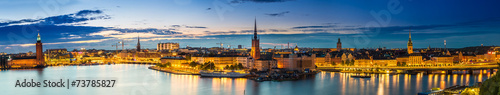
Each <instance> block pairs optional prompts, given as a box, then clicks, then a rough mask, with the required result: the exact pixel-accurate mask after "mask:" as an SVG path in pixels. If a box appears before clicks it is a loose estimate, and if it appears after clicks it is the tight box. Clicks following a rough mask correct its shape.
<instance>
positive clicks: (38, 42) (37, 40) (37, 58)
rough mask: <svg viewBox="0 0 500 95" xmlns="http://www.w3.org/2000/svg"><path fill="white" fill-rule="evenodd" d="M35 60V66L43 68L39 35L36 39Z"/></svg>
mask: <svg viewBox="0 0 500 95" xmlns="http://www.w3.org/2000/svg"><path fill="white" fill-rule="evenodd" d="M36 60H37V62H36V63H37V65H39V66H43V65H45V64H44V63H45V58H44V57H43V48H42V39H41V38H40V33H38V36H37V38H36Z"/></svg>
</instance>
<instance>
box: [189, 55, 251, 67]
mask: <svg viewBox="0 0 500 95" xmlns="http://www.w3.org/2000/svg"><path fill="white" fill-rule="evenodd" d="M240 57H244V56H217V57H191V61H194V62H198V63H205V62H214V64H215V66H216V67H220V68H223V67H225V66H226V65H233V64H238V63H239V62H245V61H243V60H241V59H244V58H247V57H244V58H240ZM238 59H240V60H238ZM246 62H248V61H246ZM242 64H247V63H242Z"/></svg>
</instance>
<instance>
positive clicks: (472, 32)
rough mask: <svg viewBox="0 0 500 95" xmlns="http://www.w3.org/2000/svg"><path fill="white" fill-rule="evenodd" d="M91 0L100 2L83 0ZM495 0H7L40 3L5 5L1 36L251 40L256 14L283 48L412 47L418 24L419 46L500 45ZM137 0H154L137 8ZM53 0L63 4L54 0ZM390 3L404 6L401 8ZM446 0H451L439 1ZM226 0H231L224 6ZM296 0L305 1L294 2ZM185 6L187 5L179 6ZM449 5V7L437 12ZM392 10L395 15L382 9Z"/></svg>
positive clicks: (64, 40)
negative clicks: (48, 0)
mask: <svg viewBox="0 0 500 95" xmlns="http://www.w3.org/2000/svg"><path fill="white" fill-rule="evenodd" d="M86 2H93V3H95V2H99V3H100V4H98V5H93V6H82V5H87V4H86ZM491 2H497V1H485V2H468V1H458V2H453V3H450V2H446V1H433V3H429V1H397V2H396V1H387V2H366V3H360V2H357V1H312V2H306V1H304V0H234V1H230V2H225V1H223V0H214V1H211V0H207V1H201V2H191V1H190V0H187V1H181V0H173V1H165V2H162V3H160V4H150V3H149V2H128V1H124V2H120V3H116V4H115V3H112V2H107V1H71V0H69V1H55V2H53V3H47V4H45V3H43V2H42V3H39V2H37V1H9V4H5V3H0V5H5V6H4V7H12V6H19V5H36V6H35V7H33V6H30V7H22V8H19V9H15V10H10V8H1V9H2V11H3V12H5V13H6V14H9V15H8V16H5V17H1V18H0V21H1V22H0V31H2V33H4V35H3V36H0V49H2V51H0V52H6V53H19V52H28V51H35V50H34V48H33V47H35V44H34V43H35V39H36V36H37V35H36V34H37V33H38V32H40V34H41V36H42V39H43V41H44V47H43V48H45V49H52V48H67V49H68V50H72V49H80V48H87V49H92V48H95V49H108V50H114V49H115V47H112V45H115V44H116V43H117V42H119V41H122V40H125V43H126V46H125V48H127V49H134V48H135V46H136V44H135V43H137V41H135V40H137V35H139V36H140V39H141V46H142V47H141V48H143V49H154V48H156V44H157V43H159V42H178V43H180V46H181V47H186V45H189V46H191V47H219V45H217V44H216V43H219V42H222V43H231V44H230V45H234V46H237V45H244V47H245V48H250V46H251V44H250V43H249V42H251V39H252V34H253V33H252V32H253V25H252V24H253V21H252V20H254V18H257V21H258V22H259V23H258V26H257V27H259V29H258V32H259V37H260V39H261V40H260V42H261V47H262V48H273V47H274V46H276V47H277V48H281V46H280V45H284V44H286V43H288V42H290V43H292V45H290V46H294V45H295V44H298V46H299V47H311V48H335V47H336V43H337V38H340V39H342V44H343V46H342V47H343V48H370V47H372V48H373V47H387V48H406V46H407V41H408V31H409V29H410V28H411V30H412V42H413V46H414V48H427V47H428V46H431V47H432V48H443V47H444V45H443V41H444V40H447V41H448V42H447V47H448V48H461V47H468V46H480V45H481V44H484V45H485V46H490V45H499V44H500V42H497V41H495V39H494V37H497V36H499V35H500V33H498V30H499V27H498V26H500V23H499V21H500V18H499V17H500V13H496V12H490V11H488V10H489V9H493V8H498V7H496V6H495V5H494V4H495V3H491ZM134 3H141V4H142V3H145V4H149V5H151V6H149V7H144V8H137V7H139V6H137V5H134ZM155 3H158V2H155ZM51 4H54V5H53V6H56V7H53V8H52V9H51V7H47V6H52V5H51ZM162 4H166V5H162ZM281 4H284V5H286V6H280V5H281ZM343 4H349V5H352V6H342V5H343ZM364 4H370V6H363V5H364ZM387 4H393V5H400V6H396V7H394V8H393V7H388V6H387ZM440 4H444V5H443V6H433V5H440ZM219 5H220V6H225V7H223V8H221V9H216V8H217V7H219ZM293 5H303V6H304V7H303V8H297V7H289V6H293ZM248 6H255V7H248ZM420 6H433V7H429V8H428V7H420ZM477 6H481V7H477ZM130 8H134V9H130ZM135 8H137V9H135ZM179 8H181V9H185V10H172V9H179ZM419 8H420V9H419ZM5 9H9V10H5ZM391 9H396V10H391ZM417 9H418V10H417ZM221 10H232V11H225V12H223V11H221ZM128 11H131V12H130V13H137V14H130V13H129V12H128ZM165 11H167V12H165ZM441 11H446V12H445V13H440V14H439V16H438V15H435V14H436V13H438V12H441ZM373 12H374V13H373ZM385 12H388V13H389V14H388V16H389V17H390V18H391V19H387V18H385V17H384V16H382V18H380V19H379V18H378V16H376V15H379V16H380V14H384V13H385ZM169 13H171V14H174V15H171V14H169ZM49 14H50V15H49ZM149 14H151V15H149ZM374 14H375V15H374ZM380 20H382V22H381V21H380ZM369 25H371V26H369ZM377 25H378V26H377ZM366 26H368V27H366ZM378 29H380V30H378ZM284 47H286V46H284Z"/></svg>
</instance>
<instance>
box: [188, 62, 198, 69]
mask: <svg viewBox="0 0 500 95" xmlns="http://www.w3.org/2000/svg"><path fill="white" fill-rule="evenodd" d="M189 66H191V67H193V68H194V67H196V66H198V63H196V62H194V61H193V62H191V63H189Z"/></svg>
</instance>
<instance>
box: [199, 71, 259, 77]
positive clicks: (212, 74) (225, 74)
mask: <svg viewBox="0 0 500 95" xmlns="http://www.w3.org/2000/svg"><path fill="white" fill-rule="evenodd" d="M200 75H201V76H202V77H230V78H240V77H245V76H246V75H249V73H245V72H234V71H231V72H226V71H200Z"/></svg>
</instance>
